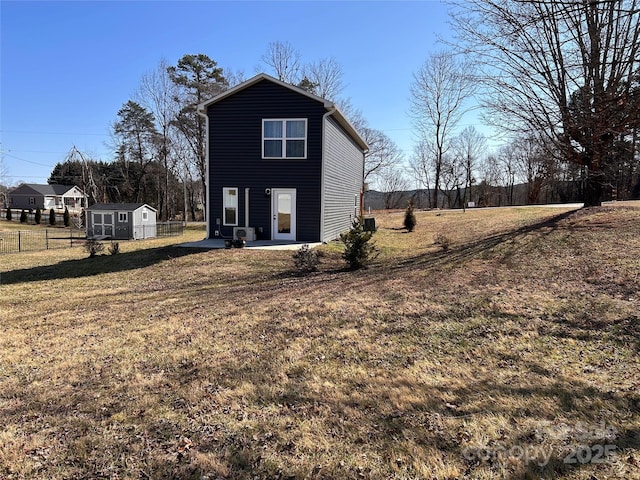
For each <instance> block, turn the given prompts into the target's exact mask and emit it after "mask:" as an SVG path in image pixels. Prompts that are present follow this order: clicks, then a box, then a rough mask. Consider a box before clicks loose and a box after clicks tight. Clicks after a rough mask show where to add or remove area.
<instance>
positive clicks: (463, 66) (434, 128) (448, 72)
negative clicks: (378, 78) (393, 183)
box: [410, 52, 475, 207]
mask: <svg viewBox="0 0 640 480" xmlns="http://www.w3.org/2000/svg"><path fill="white" fill-rule="evenodd" d="M471 71H472V69H471V65H470V64H469V63H468V62H465V61H459V60H457V59H456V57H455V56H454V55H453V54H452V53H450V52H439V53H435V54H432V55H430V56H429V58H428V59H427V60H426V61H425V62H424V64H423V65H422V66H421V67H420V69H419V70H418V71H417V72H415V73H414V74H413V81H412V83H411V86H410V102H411V107H410V108H411V116H412V117H413V122H414V127H415V128H416V130H417V134H418V138H420V139H421V140H423V139H430V140H428V141H429V143H431V144H432V145H433V147H434V154H435V158H434V163H433V165H434V168H435V171H434V173H433V205H434V206H436V207H437V206H438V192H439V190H440V181H441V176H442V168H443V163H444V160H445V155H446V154H447V151H448V150H449V148H450V147H451V141H452V139H453V133H454V131H455V128H456V126H457V124H458V122H459V121H460V119H461V118H462V116H463V115H464V114H465V113H466V112H467V111H468V110H469V104H468V102H466V100H467V99H468V98H469V97H470V96H471V95H472V94H473V93H474V86H475V83H474V81H473V78H472V76H471V75H470V73H471Z"/></svg>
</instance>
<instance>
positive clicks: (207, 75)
mask: <svg viewBox="0 0 640 480" xmlns="http://www.w3.org/2000/svg"><path fill="white" fill-rule="evenodd" d="M167 72H168V73H169V77H170V78H171V81H172V82H173V83H174V84H175V85H176V86H177V87H178V92H179V95H178V101H179V103H180V107H181V108H180V111H179V112H178V114H177V116H176V119H175V121H174V125H175V126H176V128H178V130H180V132H181V134H182V135H183V136H184V139H185V140H186V141H187V143H188V145H189V147H190V161H191V162H192V163H193V165H194V166H195V167H196V169H197V172H198V176H199V180H200V183H201V186H202V191H206V186H207V179H206V172H207V151H206V138H205V137H206V121H205V119H204V118H203V117H202V116H201V115H199V114H198V112H197V107H198V105H199V104H200V103H202V102H203V101H205V100H208V99H210V98H212V97H214V96H215V95H217V94H219V93H222V92H223V91H225V90H226V89H227V88H228V86H229V84H228V82H227V80H226V78H225V77H224V75H223V71H222V69H221V68H219V67H218V64H217V63H216V61H215V60H212V59H211V58H209V57H208V56H207V55H205V54H197V55H184V56H183V57H182V58H181V59H180V60H178V63H177V65H175V66H170V67H168V68H167Z"/></svg>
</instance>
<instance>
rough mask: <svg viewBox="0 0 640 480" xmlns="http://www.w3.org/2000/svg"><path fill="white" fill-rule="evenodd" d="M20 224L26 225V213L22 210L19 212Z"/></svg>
mask: <svg viewBox="0 0 640 480" xmlns="http://www.w3.org/2000/svg"><path fill="white" fill-rule="evenodd" d="M20 223H27V212H25V211H24V209H22V212H20Z"/></svg>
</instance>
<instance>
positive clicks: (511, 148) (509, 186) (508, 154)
mask: <svg viewBox="0 0 640 480" xmlns="http://www.w3.org/2000/svg"><path fill="white" fill-rule="evenodd" d="M516 150H517V148H516V146H515V144H513V143H510V144H507V145H504V146H502V147H500V149H499V150H498V153H497V155H495V156H493V157H492V158H493V159H494V161H495V162H496V164H497V165H499V167H498V168H499V170H500V171H501V172H502V175H501V177H502V178H501V182H500V183H501V184H502V186H503V188H504V189H505V195H506V197H507V203H508V204H509V205H514V204H515V197H514V194H515V185H516V183H517V182H518V181H520V180H521V177H520V175H519V173H520V172H519V169H518V164H517V151H516Z"/></svg>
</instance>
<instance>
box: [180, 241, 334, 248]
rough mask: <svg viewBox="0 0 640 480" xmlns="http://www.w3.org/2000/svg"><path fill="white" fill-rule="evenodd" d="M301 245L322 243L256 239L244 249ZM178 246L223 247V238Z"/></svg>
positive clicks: (296, 246) (311, 245) (295, 246)
mask: <svg viewBox="0 0 640 480" xmlns="http://www.w3.org/2000/svg"><path fill="white" fill-rule="evenodd" d="M303 245H309V247H311V248H313V247H317V246H319V245H322V243H320V242H315V243H314V242H291V241H285V240H256V241H255V242H247V243H246V245H245V247H244V248H246V249H249V250H251V249H253V250H299V249H300V248H301V247H302V246H303ZM178 247H187V248H208V249H221V248H222V249H223V248H225V246H224V239H222V238H220V239H218V238H211V239H205V240H200V241H198V242H187V243H181V244H179V245H178Z"/></svg>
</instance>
